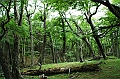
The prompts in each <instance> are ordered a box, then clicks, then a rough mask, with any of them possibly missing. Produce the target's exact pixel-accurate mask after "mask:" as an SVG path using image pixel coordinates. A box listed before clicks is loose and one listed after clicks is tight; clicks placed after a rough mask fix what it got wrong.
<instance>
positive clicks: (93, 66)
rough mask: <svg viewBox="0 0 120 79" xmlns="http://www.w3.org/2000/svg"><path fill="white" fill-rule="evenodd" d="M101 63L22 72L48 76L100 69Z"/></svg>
mask: <svg viewBox="0 0 120 79" xmlns="http://www.w3.org/2000/svg"><path fill="white" fill-rule="evenodd" d="M99 64H101V62H100V63H97V64H88V65H83V66H78V67H70V68H67V67H66V68H49V69H45V70H28V71H27V72H22V73H21V74H23V75H33V76H35V75H41V74H45V75H46V76H51V75H55V74H63V73H72V72H88V71H99V70H100V67H99Z"/></svg>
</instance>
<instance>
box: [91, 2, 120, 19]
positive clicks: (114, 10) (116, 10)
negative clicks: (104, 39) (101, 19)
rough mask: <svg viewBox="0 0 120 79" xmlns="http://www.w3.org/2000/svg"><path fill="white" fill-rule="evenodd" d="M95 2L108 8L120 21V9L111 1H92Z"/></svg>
mask: <svg viewBox="0 0 120 79" xmlns="http://www.w3.org/2000/svg"><path fill="white" fill-rule="evenodd" d="M92 1H94V2H97V3H100V4H103V5H104V6H106V7H108V9H109V10H110V11H111V12H112V13H113V14H114V15H115V16H116V17H117V18H118V19H120V8H119V7H118V6H115V5H113V4H111V3H110V2H109V0H92Z"/></svg>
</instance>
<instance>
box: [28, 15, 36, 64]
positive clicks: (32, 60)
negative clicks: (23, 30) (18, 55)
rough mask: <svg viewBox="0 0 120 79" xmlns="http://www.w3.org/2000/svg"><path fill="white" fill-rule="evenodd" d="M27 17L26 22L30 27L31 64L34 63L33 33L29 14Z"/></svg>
mask: <svg viewBox="0 0 120 79" xmlns="http://www.w3.org/2000/svg"><path fill="white" fill-rule="evenodd" d="M27 17H28V23H29V27H30V52H31V66H33V65H34V46H33V34H32V24H31V19H30V15H29V14H27Z"/></svg>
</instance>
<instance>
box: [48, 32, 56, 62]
mask: <svg viewBox="0 0 120 79" xmlns="http://www.w3.org/2000/svg"><path fill="white" fill-rule="evenodd" d="M48 36H49V38H50V48H51V52H52V58H53V59H52V60H53V63H55V55H54V46H53V40H52V36H51V33H50V32H48Z"/></svg>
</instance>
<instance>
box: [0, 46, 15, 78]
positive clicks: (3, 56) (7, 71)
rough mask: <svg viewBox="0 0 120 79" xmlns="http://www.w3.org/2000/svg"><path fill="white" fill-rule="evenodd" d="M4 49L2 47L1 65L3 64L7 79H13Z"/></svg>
mask: <svg viewBox="0 0 120 79" xmlns="http://www.w3.org/2000/svg"><path fill="white" fill-rule="evenodd" d="M2 51H3V49H2V48H1V47H0V65H1V66H2V70H3V72H4V76H5V79H13V78H12V74H11V72H10V71H11V70H10V68H9V62H8V60H7V59H6V57H5V55H4V53H3V52H2Z"/></svg>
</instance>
